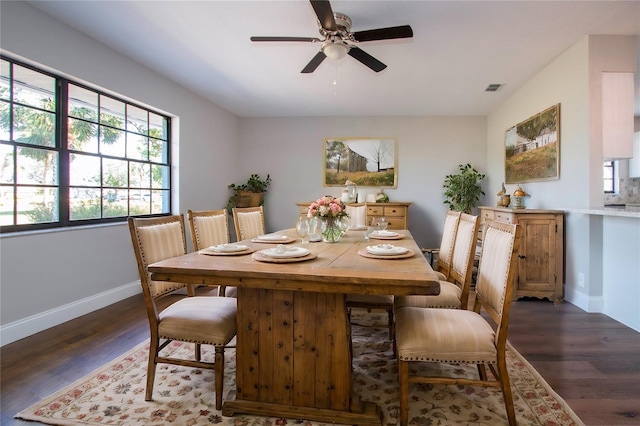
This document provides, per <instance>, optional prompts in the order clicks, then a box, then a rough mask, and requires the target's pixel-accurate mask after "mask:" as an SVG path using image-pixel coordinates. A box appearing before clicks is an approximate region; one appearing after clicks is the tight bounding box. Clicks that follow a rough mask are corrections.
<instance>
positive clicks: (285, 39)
mask: <svg viewBox="0 0 640 426" xmlns="http://www.w3.org/2000/svg"><path fill="white" fill-rule="evenodd" d="M251 41H307V42H311V43H315V42H318V41H322V40H320V39H319V38H316V37H279V36H275V37H270V36H267V37H261V36H257V37H256V36H254V37H251Z"/></svg>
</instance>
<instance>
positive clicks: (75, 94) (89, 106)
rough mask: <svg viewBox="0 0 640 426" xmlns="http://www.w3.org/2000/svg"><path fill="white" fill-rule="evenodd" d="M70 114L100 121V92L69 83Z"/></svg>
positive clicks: (92, 120)
mask: <svg viewBox="0 0 640 426" xmlns="http://www.w3.org/2000/svg"><path fill="white" fill-rule="evenodd" d="M69 116H70V117H76V118H82V119H84V120H87V121H91V122H94V123H97V122H98V94H97V93H96V92H93V91H91V90H87V89H84V88H82V87H78V86H76V85H73V84H69Z"/></svg>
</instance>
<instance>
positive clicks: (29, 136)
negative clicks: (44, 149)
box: [13, 105, 56, 146]
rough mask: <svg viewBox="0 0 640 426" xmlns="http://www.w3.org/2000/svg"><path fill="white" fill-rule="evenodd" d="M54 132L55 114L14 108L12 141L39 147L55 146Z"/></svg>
mask: <svg viewBox="0 0 640 426" xmlns="http://www.w3.org/2000/svg"><path fill="white" fill-rule="evenodd" d="M55 131H56V116H55V114H52V113H50V112H43V111H39V110H37V109H33V108H27V107H21V106H17V105H16V106H15V107H14V109H13V140H14V141H16V142H24V143H29V144H32V145H40V146H55Z"/></svg>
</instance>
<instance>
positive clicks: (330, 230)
mask: <svg viewBox="0 0 640 426" xmlns="http://www.w3.org/2000/svg"><path fill="white" fill-rule="evenodd" d="M339 222H340V219H338V218H335V217H323V218H322V241H324V242H325V243H337V242H338V240H340V237H342V234H343V231H342V229H341V228H340V223H339Z"/></svg>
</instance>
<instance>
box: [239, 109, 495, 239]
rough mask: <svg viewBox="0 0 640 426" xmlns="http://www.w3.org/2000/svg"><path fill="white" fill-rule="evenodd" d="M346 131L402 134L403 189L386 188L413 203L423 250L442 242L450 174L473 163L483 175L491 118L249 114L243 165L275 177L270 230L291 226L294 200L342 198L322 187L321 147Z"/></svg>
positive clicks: (412, 224) (412, 221) (268, 206)
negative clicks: (446, 184) (445, 185)
mask: <svg viewBox="0 0 640 426" xmlns="http://www.w3.org/2000/svg"><path fill="white" fill-rule="evenodd" d="M348 136H351V137H359V136H372V137H390V138H395V139H396V141H397V143H398V187H397V188H396V189H385V190H384V192H385V193H386V194H388V195H389V198H390V201H410V202H413V203H414V204H412V205H411V206H410V207H409V229H410V230H411V232H412V234H413V235H414V237H415V238H416V240H417V242H418V244H420V245H421V246H423V247H425V246H426V247H437V246H439V244H440V237H441V228H442V223H443V221H444V217H445V214H446V210H447V205H446V204H444V203H443V201H444V196H443V188H442V182H443V181H444V178H445V176H446V175H447V174H450V173H457V172H458V165H459V164H461V163H462V164H465V163H467V162H469V163H472V164H473V165H474V166H475V167H476V168H477V169H478V170H479V171H480V172H482V173H485V172H486V170H487V167H486V165H485V158H486V152H485V148H486V142H485V137H486V119H485V117H346V118H345V117H319V118H245V119H242V120H241V126H240V147H239V148H240V150H241V152H242V161H241V162H242V166H241V168H242V169H243V170H245V171H246V172H247V173H249V172H252V173H259V174H261V175H263V176H264V175H266V174H267V173H269V174H271V177H272V179H273V182H272V184H271V187H270V189H269V192H268V193H267V195H266V199H265V216H266V227H267V229H268V230H276V229H281V228H288V227H293V226H294V225H295V221H296V219H297V217H298V211H299V210H298V208H297V206H296V202H300V201H314V200H315V199H316V198H318V197H321V196H322V195H325V194H330V195H335V196H339V195H340V193H341V190H342V188H341V187H323V185H322V182H323V180H322V170H323V162H322V158H323V146H324V140H325V139H326V138H334V137H348ZM483 187H484V188H485V189H486V188H487V187H486V185H483ZM358 189H359V192H361V193H362V192H376V189H374V188H358ZM485 192H488V193H491V192H492V190H487V191H485Z"/></svg>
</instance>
